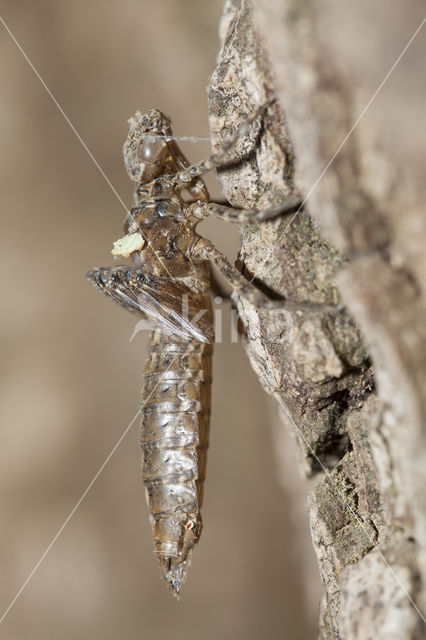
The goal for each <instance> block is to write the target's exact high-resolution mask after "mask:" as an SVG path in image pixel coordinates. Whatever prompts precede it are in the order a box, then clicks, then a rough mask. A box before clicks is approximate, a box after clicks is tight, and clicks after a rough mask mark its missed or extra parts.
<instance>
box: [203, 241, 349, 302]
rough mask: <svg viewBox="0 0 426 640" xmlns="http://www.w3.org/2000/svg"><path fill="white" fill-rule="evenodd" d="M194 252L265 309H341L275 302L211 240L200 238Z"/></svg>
mask: <svg viewBox="0 0 426 640" xmlns="http://www.w3.org/2000/svg"><path fill="white" fill-rule="evenodd" d="M194 251H195V252H196V253H197V254H198V255H199V256H200V257H202V258H204V259H205V260H209V261H210V262H211V263H212V264H213V265H214V266H215V267H216V268H217V269H218V270H219V271H220V272H221V273H222V274H223V275H224V276H225V278H226V280H227V281H228V282H229V284H230V285H231V287H232V288H233V290H234V291H236V292H237V293H239V294H240V295H241V296H242V297H243V298H245V299H246V300H247V301H248V302H250V303H251V304H253V305H255V306H257V307H263V308H264V309H278V310H283V309H284V310H285V309H288V310H294V311H311V312H316V313H337V312H338V311H340V309H341V307H338V306H332V305H327V304H321V303H314V302H293V301H292V300H286V299H284V298H280V299H278V300H273V299H271V298H269V297H268V296H267V295H266V294H265V293H263V291H261V290H260V289H258V288H257V287H256V286H255V285H253V284H252V283H251V282H249V281H248V280H246V279H245V277H244V276H243V275H242V274H241V273H240V272H239V271H238V270H237V269H236V268H235V267H234V266H233V265H232V264H231V263H230V262H229V260H228V258H227V257H226V256H224V255H223V253H222V252H221V251H219V249H216V247H215V246H214V244H213V243H212V242H210V240H206V239H205V238H200V240H199V241H198V242H197V244H196V246H195V248H194Z"/></svg>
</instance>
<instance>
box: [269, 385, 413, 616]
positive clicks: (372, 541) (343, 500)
mask: <svg viewBox="0 0 426 640" xmlns="http://www.w3.org/2000/svg"><path fill="white" fill-rule="evenodd" d="M274 396H275V397H276V399H277V400H278V402H279V404H280V406H281V408H282V409H283V411H284V413H285V414H286V416H287V417H288V418H289V420H290V421H291V422H292V424H293V426H294V428H295V429H296V431H297V433H298V435H299V436H300V438H302V440H303V441H304V443H305V444H306V446H307V447H308V449H309V451H310V452H311V454H312V455H313V457H314V458H315V460H316V461H317V462H318V464H319V465H320V467H321V469H322V470H323V471H324V473H325V475H326V477H327V479H328V480H329V481H330V482H331V484H332V485H333V486H334V488H335V489H336V492H337V493H338V495H339V497H340V499H341V500H342V502H343V504H345V505H346V506H347V508H348V510H349V511H350V512H351V513H352V515H353V516H354V517H355V519H356V520H357V522H358V524H359V525H360V527H361V529H362V530H363V532H364V533H365V535H366V536H367V538H368V539H369V541H370V542H371V543H373V544H374V550H375V551H376V552H377V553H378V554H379V556H380V557H381V559H382V560H383V562H384V563H385V565H386V566H387V568H388V569H389V571H390V572H391V574H392V575H393V577H394V578H395V580H396V582H397V583H398V585H399V586H400V588H401V589H402V591H403V593H404V595H405V596H407V598H408V600H409V601H410V603H411V604H412V605H413V607H414V609H415V610H416V611H417V613H418V614H419V616H420V617H421V619H422V620H423V622H424V623H425V624H426V618H425V617H424V616H423V613H422V612H421V611H420V609H419V608H418V606H417V605H416V603H415V602H414V600H413V599H412V597H411V596H410V594H409V593H408V591H407V589H406V588H405V587H404V585H403V584H402V582H401V580H400V579H399V577H398V576H397V574H396V573H395V571H394V569H392V567H391V566H390V564H389V562H388V561H387V560H386V558H385V556H384V555H383V553H382V552H381V551H380V549H379V548H378V547H377V546H376V543H375V540H374V538H373V536H371V535H370V534H369V532H368V531H367V529H366V527H365V526H364V523H363V521H362V520H361V518H360V516H359V515H358V514H357V513H356V511H355V510H354V509H353V508H352V506H351V505H350V503H349V500H346V498H345V497H344V496H342V495H341V494H340V490H339V487H338V485H337V483H335V482H334V480H333V478H332V476H331V474H330V473H329V472H328V471H327V469H326V468H325V467H324V465H323V463H322V462H321V460H320V459H319V458H318V456H317V454H316V453H315V451H314V450H313V449H312V447H311V445H310V444H309V442H308V441H307V440H306V438H305V436H304V435H303V433H302V432H301V431H300V429H299V428H298V426H297V425H296V423H295V421H294V420H293V418H292V416H291V415H290V412H289V411H288V409H287V407H286V406H285V404H284V402H283V401H282V399H281V397H280V396H279V394H278V392H277V391H275V392H274Z"/></svg>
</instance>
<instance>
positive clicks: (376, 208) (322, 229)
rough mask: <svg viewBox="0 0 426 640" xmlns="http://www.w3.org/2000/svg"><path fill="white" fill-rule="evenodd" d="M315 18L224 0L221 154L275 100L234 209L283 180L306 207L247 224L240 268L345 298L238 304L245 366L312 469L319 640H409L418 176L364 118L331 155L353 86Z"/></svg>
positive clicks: (242, 169) (419, 541)
mask: <svg viewBox="0 0 426 640" xmlns="http://www.w3.org/2000/svg"><path fill="white" fill-rule="evenodd" d="M321 6H322V8H323V10H324V11H325V14H327V7H325V9H324V5H321ZM321 20H322V21H324V13H323V14H322V15H321V16H320V17H318V15H316V14H315V13H314V10H313V3H312V2H311V1H310V0H306V1H304V2H300V1H298V0H281V2H277V1H275V2H274V1H273V0H257V1H253V2H249V0H227V2H226V3H225V7H224V11H223V16H222V22H221V27H220V33H221V39H222V45H221V50H220V53H219V56H218V63H217V67H216V69H215V72H214V74H213V76H212V79H211V83H210V87H209V104H210V125H211V131H212V138H213V144H214V147H215V148H216V149H219V148H220V147H221V143H222V140H223V139H224V138H225V137H226V136H227V135H229V134H230V133H231V132H233V131H234V130H235V129H236V128H237V126H238V125H239V124H241V123H242V122H243V121H244V120H245V119H246V117H247V115H248V114H250V113H251V112H253V111H254V110H255V109H256V108H257V107H258V106H259V105H261V104H263V103H264V102H266V100H267V99H268V98H269V97H271V96H272V95H275V96H276V97H277V101H276V102H275V103H274V104H273V105H272V106H271V107H270V108H269V109H268V111H267V114H266V115H265V117H264V118H263V119H262V118H259V119H258V121H256V122H255V123H254V125H253V127H252V130H251V132H250V134H248V135H247V136H245V137H244V138H243V139H242V140H241V141H240V142H239V143H238V145H237V148H236V149H233V150H232V152H230V153H229V159H230V164H229V165H228V166H227V167H226V168H224V169H222V170H220V172H219V177H220V179H221V182H222V186H223V190H224V193H225V195H226V196H227V198H228V199H229V201H230V202H231V204H232V205H233V206H236V207H243V208H251V207H258V208H267V207H268V206H270V205H275V204H277V203H279V202H281V201H282V200H284V199H285V197H286V196H287V195H288V194H289V193H292V192H294V191H298V192H300V193H301V194H302V197H307V201H306V203H305V206H304V208H303V210H302V211H300V212H299V213H298V214H297V215H295V216H293V217H291V216H285V217H282V218H281V219H278V220H275V221H273V222H268V223H262V224H260V225H252V226H247V227H245V228H244V229H242V232H241V251H240V265H241V268H242V270H243V273H245V274H246V275H247V277H249V278H250V279H251V278H252V277H253V276H254V277H256V280H255V282H257V283H258V284H259V286H261V287H264V288H266V289H268V290H272V291H274V292H276V293H279V294H280V295H282V296H285V297H286V298H289V299H291V300H296V301H300V302H302V301H310V302H317V303H322V302H323V303H326V304H328V305H330V304H337V303H338V301H339V300H341V301H343V304H344V305H345V309H344V310H343V311H340V312H339V313H336V314H329V313H324V314H318V313H312V312H305V311H303V312H301V311H297V312H292V311H278V312H277V311H273V312H271V311H265V310H262V309H257V308H254V307H253V306H252V305H250V304H248V303H246V302H245V301H244V300H243V299H241V298H238V299H236V303H237V306H238V310H239V314H240V317H241V319H242V322H243V324H244V328H245V332H246V336H247V352H248V355H249V358H250V362H251V364H252V366H253V367H254V369H255V371H256V372H257V374H258V375H259V378H260V380H261V382H262V385H263V386H264V388H265V389H266V390H267V391H268V392H269V393H271V394H273V395H274V396H275V397H276V398H277V400H278V401H279V403H280V405H281V407H282V413H283V419H284V422H285V423H286V424H287V426H288V427H289V429H290V430H291V432H292V433H293V435H294V437H295V439H296V441H297V443H298V445H299V452H300V463H301V464H300V467H301V470H302V472H303V473H304V474H306V475H308V476H317V478H318V482H317V484H316V487H315V489H314V490H313V492H312V494H311V496H310V521H311V523H310V524H311V531H312V540H313V544H314V547H315V550H316V553H317V556H318V561H319V567H320V573H321V578H322V580H323V583H324V586H325V595H324V598H323V602H322V606H321V612H320V622H319V627H320V632H319V636H320V638H322V639H324V640H325V639H329V638H336V639H337V638H344V639H350V640H352V639H355V638H356V639H361V638H362V639H363V640H365V639H366V638H375V640H378V639H381V638H383V639H385V638H386V639H387V640H388V639H389V638H395V639H396V638H407V639H408V638H410V639H411V638H416V639H417V638H420V637H424V635H423V634H424V633H425V626H424V620H422V614H421V613H420V612H421V611H423V612H424V611H425V610H426V598H425V590H424V577H425V575H426V561H425V558H426V554H425V540H424V531H425V524H426V518H425V514H426V502H425V496H424V492H423V487H424V486H425V475H426V473H425V468H426V464H425V463H426V456H425V426H424V425H425V414H426V313H425V299H424V293H425V292H424V283H425V282H426V279H425V277H424V276H425V275H426V274H425V271H426V259H425V256H426V250H425V247H426V225H425V223H424V219H423V216H422V207H421V203H422V202H423V204H424V186H423V180H422V179H421V178H420V175H419V174H418V173H417V174H416V172H414V174H411V176H410V180H407V181H405V183H404V184H402V182H401V173H400V172H399V167H398V163H395V162H394V158H392V157H390V156H389V155H387V154H386V153H383V150H381V149H380V131H379V130H377V129H375V128H374V124H373V126H370V127H364V128H363V129H361V128H359V130H358V129H357V128H355V129H354V130H353V132H352V133H351V135H350V136H349V137H348V138H347V140H346V141H345V143H344V145H343V146H342V147H341V148H340V149H339V146H340V145H341V143H342V141H343V140H345V137H346V136H347V134H348V133H349V132H350V131H351V128H352V127H353V124H354V123H355V122H356V117H357V115H358V113H357V112H355V110H354V102H355V101H356V99H358V96H357V95H356V92H355V91H354V90H353V88H351V83H350V78H349V77H348V75H345V72H344V70H343V71H342V69H338V68H337V67H336V64H335V63H334V60H335V52H333V51H332V50H331V49H330V48H329V47H328V46H327V45H326V44H324V39H322V38H321V37H320V35H318V34H319V33H320V32H321V29H320V26H321V25H320V24H319V23H320V21H321ZM409 35H410V34H409ZM262 36H263V37H262ZM403 44H404V43H403ZM371 93H372V92H371ZM365 102H367V101H365ZM338 149H339V151H338V153H337V154H336V155H335V157H333V156H334V154H335V152H336V150H338ZM331 158H333V161H332V162H331V163H330V164H328V163H329V161H330V159H331ZM231 160H232V162H231ZM325 168H326V171H325V172H324V173H323V174H322V172H323V170H324V169H325ZM408 168H409V167H408ZM408 168H407V166H405V170H406V171H407V169H408ZM407 173H408V171H407ZM416 175H417V177H416ZM319 176H321V178H320V180H318V178H319ZM401 211H404V215H405V222H406V226H405V227H403V226H401V225H398V217H399V216H400V212H401ZM407 221H408V222H409V223H410V225H411V228H412V227H413V226H414V227H415V228H416V229H417V233H416V234H413V233H410V232H409V227H408V226H407ZM373 372H374V373H373ZM289 579H290V578H289Z"/></svg>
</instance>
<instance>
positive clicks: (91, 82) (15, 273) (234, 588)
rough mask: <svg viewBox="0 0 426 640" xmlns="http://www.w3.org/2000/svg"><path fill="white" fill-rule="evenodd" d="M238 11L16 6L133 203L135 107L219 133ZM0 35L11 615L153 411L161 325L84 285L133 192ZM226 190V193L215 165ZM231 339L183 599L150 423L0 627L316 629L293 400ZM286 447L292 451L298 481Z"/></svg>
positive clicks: (193, 131) (34, 56)
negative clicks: (150, 358)
mask: <svg viewBox="0 0 426 640" xmlns="http://www.w3.org/2000/svg"><path fill="white" fill-rule="evenodd" d="M221 5H222V2H221V0H214V1H210V2H208V3H207V2H191V1H190V0H167V1H165V0H162V1H161V2H157V3H156V4H154V3H151V2H149V1H148V0H138V1H136V0H121V1H120V2H119V1H118V0H113V1H112V2H108V3H105V2H100V1H99V0H92V1H91V2H82V1H81V0H77V1H75V2H72V3H70V2H65V1H64V0H58V1H56V2H52V1H50V2H48V1H38V2H36V3H34V2H30V1H29V0H21V2H19V3H16V2H12V1H11V0H10V1H6V2H2V4H1V8H2V11H1V15H2V17H3V19H4V20H5V22H6V23H7V24H8V26H9V27H10V29H11V30H12V32H13V34H14V35H15V37H16V39H17V40H18V42H19V43H20V44H21V46H22V47H23V49H24V51H25V52H26V53H27V55H28V56H29V58H30V60H31V61H32V62H33V64H34V65H35V67H36V68H37V69H38V70H39V72H40V74H41V76H42V77H43V79H44V81H45V82H46V84H47V86H48V87H49V88H50V90H51V91H52V93H53V94H54V96H55V97H56V99H57V100H58V102H59V104H60V105H61V106H62V108H63V109H64V111H65V113H66V114H67V115H68V117H69V118H70V120H71V122H72V123H73V125H74V126H75V128H76V130H77V131H78V133H79V134H80V135H81V137H82V139H83V140H84V141H85V143H86V144H87V146H88V147H89V149H90V150H91V152H92V153H93V155H94V156H95V158H96V159H97V161H98V162H99V164H100V165H101V167H102V168H103V170H104V171H105V173H106V174H107V176H108V178H109V179H110V180H111V183H112V184H113V185H114V187H115V188H116V189H117V191H118V193H119V194H120V196H121V197H122V198H123V200H124V201H125V202H126V203H127V204H129V205H130V203H131V191H132V187H131V184H130V181H129V180H128V178H127V175H126V173H125V170H124V166H123V163H122V157H121V146H122V143H123V141H124V139H125V136H126V134H127V122H126V120H127V118H128V117H129V116H130V115H131V114H132V113H134V111H135V110H136V109H138V108H139V109H141V110H142V111H145V110H147V109H149V108H151V107H154V106H155V107H158V108H160V109H162V110H164V111H165V112H166V113H167V114H169V115H170V116H171V117H172V119H173V124H174V131H175V133H176V135H199V136H207V135H208V124H207V96H206V87H207V84H208V80H209V75H210V73H211V72H212V70H213V68H214V65H215V55H216V51H217V47H218V37H217V29H218V20H219V16H220V13H221ZM0 32H1V38H0V57H1V63H0V74H1V76H0V77H1V88H2V100H1V106H0V109H1V111H0V113H1V121H0V136H1V149H2V153H1V170H0V175H1V180H2V189H1V197H2V250H1V260H2V267H1V274H2V289H3V292H2V340H3V343H2V364H3V367H2V381H1V389H0V394H1V397H0V414H1V427H2V435H1V446H0V491H1V497H2V500H1V513H2V527H1V533H0V536H1V538H0V553H1V558H0V564H1V581H0V598H1V603H0V607H1V612H3V611H4V610H5V609H6V608H7V607H8V605H9V604H10V602H11V601H12V599H13V598H14V596H15V595H16V593H17V592H18V589H19V588H20V587H21V585H22V584H23V583H24V581H25V580H26V579H27V577H28V575H29V574H30V572H31V570H32V569H33V567H34V566H35V565H36V563H37V561H38V560H39V558H40V557H41V555H42V554H43V552H44V551H45V549H46V548H47V546H48V545H49V543H50V542H51V540H52V538H53V537H54V536H55V534H56V533H57V531H58V530H59V528H60V526H61V525H62V523H63V522H64V520H65V519H66V517H67V516H68V514H69V513H70V512H71V510H72V509H73V507H74V505H75V504H76V502H77V500H78V499H79V498H80V496H81V495H82V493H83V492H84V490H85V489H86V487H87V486H88V485H89V483H90V481H91V480H92V478H93V476H94V475H95V473H96V472H97V471H98V469H99V467H100V466H101V465H102V463H103V462H104V460H105V458H106V457H107V455H108V454H109V453H110V451H111V450H112V448H113V447H114V445H115V444H116V442H117V441H118V439H119V438H120V437H121V435H122V433H123V432H124V430H125V429H126V427H127V425H128V424H129V422H130V421H131V419H132V418H133V416H134V415H135V413H136V411H137V407H138V400H139V392H140V386H141V380H142V371H143V366H144V359H145V342H146V335H145V334H143V333H139V334H138V335H137V336H136V338H135V339H134V341H133V342H131V343H129V338H130V336H131V333H132V331H133V327H134V324H135V318H134V317H132V316H131V315H130V314H127V313H125V312H124V311H123V310H122V309H120V308H119V307H118V306H115V305H113V304H112V303H110V302H109V301H108V300H107V299H106V298H104V297H102V296H101V295H99V294H98V293H96V292H95V291H94V290H93V289H92V287H91V286H90V285H89V283H88V282H87V281H86V280H85V278H84V275H85V273H86V272H87V271H88V270H89V269H90V268H92V267H93V266H106V265H108V264H112V259H111V254H110V249H111V247H112V241H113V240H116V239H117V238H118V237H120V236H121V235H122V233H121V232H122V222H123V217H124V210H123V208H122V205H121V204H120V203H119V201H118V200H117V198H116V196H115V195H114V193H113V192H112V190H111V189H110V187H109V186H108V184H107V183H106V181H105V180H104V178H103V177H102V176H101V175H100V173H99V171H98V170H97V169H96V167H95V166H94V164H93V162H92V160H91V159H90V157H89V155H88V154H87V153H86V151H85V150H84V149H83V147H82V145H81V144H80V142H79V141H78V140H77V138H76V136H75V135H74V133H73V132H72V130H71V128H70V127H69V126H68V124H67V123H66V121H65V120H64V118H63V117H62V115H61V114H60V112H59V111H58V109H57V107H56V106H55V104H54V103H53V102H52V100H51V98H50V97H49V96H48V95H47V93H46V91H45V89H44V88H43V86H42V85H41V83H40V81H39V80H38V79H37V77H36V76H35V74H34V72H33V71H32V70H31V68H30V67H29V65H28V63H27V62H26V61H25V59H24V58H23V56H22V54H21V53H20V52H19V50H18V48H17V46H16V44H15V43H14V42H13V41H12V39H11V38H10V36H9V35H8V34H7V32H6V30H5V29H4V27H2V26H0ZM183 148H184V151H185V152H186V153H187V155H188V156H190V158H191V159H193V160H195V159H199V158H201V157H202V156H204V155H205V154H207V153H208V151H209V145H208V143H199V144H196V145H195V144H193V145H189V144H185V145H183ZM209 185H212V193H213V194H214V195H215V196H216V197H217V196H219V195H220V190H219V188H218V186H217V184H216V183H215V180H214V178H211V179H210V180H209ZM203 231H204V232H205V233H206V234H207V235H209V237H211V238H212V239H214V240H215V241H216V242H217V244H218V246H219V247H220V248H222V249H223V250H224V251H225V252H227V253H228V255H229V256H230V257H231V258H234V257H235V255H236V250H237V245H238V240H237V234H236V231H235V229H230V227H229V225H225V224H221V223H220V222H217V223H213V222H211V223H210V222H208V223H205V224H204V229H203ZM223 313H224V315H225V317H227V314H229V308H224V311H223ZM225 325H227V322H225ZM224 333H225V341H224V343H223V344H219V345H217V347H216V354H215V359H214V374H215V380H214V386H213V409H212V414H213V416H212V429H211V446H210V455H209V464H208V478H207V484H206V493H205V505H204V509H203V516H204V522H205V530H204V532H203V536H202V539H201V541H200V544H199V546H198V548H197V549H196V551H195V553H194V558H193V563H192V566H191V569H190V572H189V579H188V582H187V583H186V584H185V586H184V589H183V598H182V600H181V602H175V601H174V600H173V598H172V597H171V595H170V594H169V593H168V592H167V591H166V589H165V587H164V585H163V584H162V583H161V581H160V576H159V570H158V567H157V565H156V559H155V557H154V555H153V553H152V541H151V531H150V526H149V522H148V514H147V509H146V505H145V499H144V492H143V488H142V484H141V479H140V451H139V447H138V437H137V431H138V425H137V424H135V425H134V426H133V428H132V429H131V430H130V431H129V433H128V434H127V436H126V437H125V439H124V440H123V442H122V443H121V445H120V446H119V448H118V449H117V451H116V452H115V453H114V455H113V456H112V458H111V460H110V462H109V463H108V465H107V466H106V468H105V469H104V471H103V472H102V474H101V475H100V477H99V478H98V479H97V481H96V483H95V484H94V486H93V487H92V488H91V490H90V491H89V493H88V494H87V497H86V498H85V499H84V501H83V502H82V504H81V506H80V507H79V508H78V510H77V511H76V512H75V514H74V515H73V517H72V518H71V520H70V521H69V523H68V525H67V526H66V527H65V529H64V531H63V532H62V534H61V535H60V537H59V538H58V540H57V541H56V543H55V545H54V546H53V547H52V549H51V550H50V552H49V553H48V555H47V556H46V558H45V559H44V561H43V562H42V564H41V565H40V568H39V569H38V570H37V572H36V573H35V574H34V576H33V577H32V579H31V580H30V581H29V583H28V585H27V586H26V588H25V589H24V591H23V592H22V595H21V596H20V597H19V598H18V600H17V601H16V603H15V605H14V606H13V608H12V609H11V610H10V612H9V614H8V616H7V617H6V619H5V620H4V621H3V623H2V625H1V627H0V636H1V637H4V638H8V639H10V640H15V639H17V638H27V637H31V638H33V639H34V640H37V639H39V638H40V639H41V638H43V639H45V638H56V637H60V638H64V639H68V638H70V639H71V638H73V639H74V638H81V637H83V638H84V637H95V638H98V637H99V638H104V639H109V638H111V639H112V638H117V637H118V636H120V637H124V638H126V639H130V640H131V639H133V638H141V637H152V638H158V639H162V638H168V637H169V636H170V634H171V633H173V637H174V638H175V639H176V640H180V639H185V640H188V639H191V638H199V637H203V638H207V639H210V638H211V639H213V638H220V637H223V638H235V639H238V638H245V639H246V640H251V639H255V638H259V637H268V638H278V637H282V630H283V628H285V629H286V632H287V634H288V635H287V637H291V638H292V639H294V640H297V639H298V638H300V639H302V638H303V639H308V638H312V637H314V635H315V627H316V617H317V611H316V609H317V603H318V602H319V597H320V593H321V590H320V587H319V579H318V577H317V574H316V561H315V558H314V554H313V551H312V549H311V546H310V542H309V536H308V531H307V520H306V512H307V509H306V507H305V502H306V488H305V486H303V485H302V482H301V480H300V479H299V476H298V475H297V470H296V469H295V463H294V459H293V458H294V454H293V449H292V446H293V445H292V443H291V442H288V441H287V439H286V438H287V436H286V434H285V432H284V431H283V429H282V428H281V427H280V425H279V422H278V420H277V410H276V407H275V406H274V405H273V404H270V402H269V400H268V399H267V398H266V396H265V395H264V393H263V392H262V390H261V389H260V387H259V384H258V382H257V380H256V378H255V376H254V374H253V372H252V371H251V369H250V367H249V364H248V361H247V359H246V357H245V354H244V352H243V349H242V347H241V345H234V344H230V343H229V342H228V341H227V340H226V336H227V335H228V337H229V331H228V330H227V329H226V328H225V330H224ZM271 424H273V425H275V428H274V429H271V428H270V427H271ZM274 434H275V438H274ZM277 451H278V452H279V455H280V456H282V455H285V456H286V459H287V460H288V462H287V465H286V476H287V477H286V479H285V482H282V478H281V479H280V478H279V474H278V465H276V458H277ZM284 484H286V485H287V487H290V488H291V487H292V489H291V490H290V491H288V493H286V492H285V491H284V490H283V488H282V486H283V485H284ZM0 615H1V613H0Z"/></svg>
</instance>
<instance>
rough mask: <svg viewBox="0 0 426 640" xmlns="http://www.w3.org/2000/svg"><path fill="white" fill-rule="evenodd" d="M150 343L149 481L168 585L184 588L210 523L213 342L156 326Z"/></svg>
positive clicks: (146, 396) (144, 435) (145, 407)
mask: <svg viewBox="0 0 426 640" xmlns="http://www.w3.org/2000/svg"><path fill="white" fill-rule="evenodd" d="M149 349H150V351H149V356H148V362H147V366H146V370H145V374H144V381H145V386H144V390H143V395H142V408H141V415H142V425H141V446H142V449H143V480H144V484H145V487H146V495H147V502H148V507H149V510H150V513H151V522H152V527H153V536H154V552H155V553H156V554H157V556H158V560H159V563H160V568H161V571H162V574H163V577H164V579H165V580H166V582H167V584H168V586H169V587H170V588H171V589H173V590H174V591H175V593H179V589H180V586H181V584H182V582H183V581H184V579H185V576H186V571H187V568H188V566H189V560H190V556H191V551H192V549H193V547H194V545H195V543H196V542H197V540H198V538H199V536H200V533H201V528H202V523H201V515H200V508H201V504H202V493H203V483H204V476H205V466H206V456H207V447H208V436H209V418H210V387H211V357H212V351H213V347H212V345H211V344H206V343H202V342H198V341H196V340H193V339H192V340H187V339H184V338H181V337H179V336H177V335H175V334H169V333H166V332H164V331H163V330H162V329H154V330H153V331H152V333H151V336H150V345H149Z"/></svg>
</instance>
